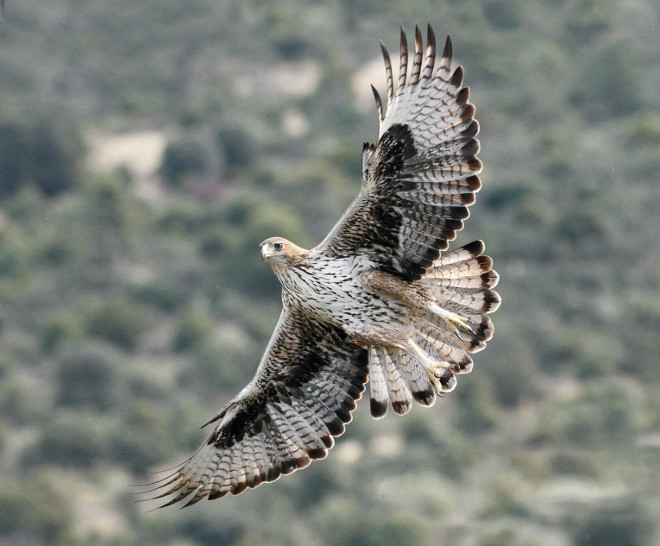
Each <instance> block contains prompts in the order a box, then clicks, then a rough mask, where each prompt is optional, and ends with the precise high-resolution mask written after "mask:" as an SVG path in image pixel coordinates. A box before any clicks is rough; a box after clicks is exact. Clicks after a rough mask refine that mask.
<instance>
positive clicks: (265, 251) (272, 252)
mask: <svg viewBox="0 0 660 546" xmlns="http://www.w3.org/2000/svg"><path fill="white" fill-rule="evenodd" d="M259 246H260V247H261V257H262V258H263V259H264V260H266V261H267V262H268V263H269V264H270V265H271V267H273V268H276V267H282V266H288V265H292V264H294V263H296V262H297V261H298V260H300V258H302V257H303V256H305V255H306V254H307V253H308V252H309V251H308V250H305V249H304V248H300V247H299V246H297V245H294V244H293V243H292V242H291V241H287V240H286V239H285V238H284V237H270V238H269V239H266V240H265V241H264V242H263V243H261V244H260V245H259Z"/></svg>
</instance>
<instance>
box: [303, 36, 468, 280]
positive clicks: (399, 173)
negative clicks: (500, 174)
mask: <svg viewBox="0 0 660 546" xmlns="http://www.w3.org/2000/svg"><path fill="white" fill-rule="evenodd" d="M381 47H382V50H383V57H384V59H385V71H386V75H387V106H386V108H385V110H383V106H382V103H381V100H380V97H379V95H378V92H377V91H376V90H375V89H374V96H375V98H376V105H377V107H378V117H379V121H380V130H379V138H378V144H377V145H373V144H367V143H365V146H364V151H363V156H362V189H361V191H360V193H359V195H358V196H357V198H356V199H355V200H354V201H353V203H352V204H351V206H350V207H349V208H348V210H347V211H346V212H345V213H344V215H343V216H342V218H341V219H340V220H339V222H338V223H337V224H336V225H335V227H334V228H333V229H332V231H331V232H330V233H329V234H328V236H327V237H326V238H325V239H324V240H323V242H322V243H321V244H320V245H318V246H317V247H316V249H315V250H316V251H319V252H322V253H324V254H326V255H328V256H348V255H353V254H356V253H362V254H367V255H369V256H370V258H371V259H372V260H373V261H374V262H375V263H376V264H377V265H378V266H380V268H381V269H382V270H384V271H387V272H390V273H393V274H396V275H400V276H402V277H404V278H406V279H408V280H416V279H419V278H421V276H422V275H423V274H424V273H425V271H426V269H427V268H428V267H430V266H431V264H432V263H433V261H434V260H435V259H436V258H438V256H439V255H440V251H441V250H445V249H446V248H447V246H448V243H447V241H451V240H453V239H454V238H455V237H456V231H458V230H460V229H462V227H463V220H464V219H465V218H467V217H468V215H469V213H468V210H467V206H468V205H471V204H472V203H473V202H474V200H475V196H474V194H475V192H477V191H478V190H479V189H480V188H481V182H480V180H479V177H478V176H476V175H477V174H478V173H479V172H480V171H481V161H479V159H477V157H476V154H477V152H478V151H479V141H478V140H477V139H475V138H474V137H475V136H476V135H477V133H478V132H479V124H478V123H477V121H476V120H475V119H473V118H474V106H473V105H472V104H470V103H468V97H469V89H468V88H467V87H462V81H463V70H462V68H461V67H458V68H457V69H456V70H455V71H454V72H452V71H451V58H452V47H451V41H450V39H449V37H448V38H447V42H446V45H445V48H444V51H443V54H442V58H441V59H440V62H439V66H438V67H437V69H435V61H436V45H435V36H434V34H433V30H432V29H431V26H430V25H429V28H428V39H427V46H426V54H425V57H424V58H423V51H422V50H423V40H422V33H421V31H420V30H419V27H416V29H415V56H414V59H413V63H412V70H411V73H410V76H409V77H408V74H407V71H408V46H407V41H406V35H405V33H404V32H403V29H401V58H400V69H399V82H398V87H397V88H396V89H395V87H394V78H393V75H392V64H391V62H390V57H389V54H388V52H387V49H385V46H383V45H382V43H381Z"/></svg>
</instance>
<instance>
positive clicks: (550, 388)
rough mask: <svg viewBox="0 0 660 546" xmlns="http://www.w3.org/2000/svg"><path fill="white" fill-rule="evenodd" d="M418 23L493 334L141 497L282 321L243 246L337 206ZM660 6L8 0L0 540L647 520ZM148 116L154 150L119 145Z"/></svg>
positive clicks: (264, 536) (338, 538)
mask: <svg viewBox="0 0 660 546" xmlns="http://www.w3.org/2000/svg"><path fill="white" fill-rule="evenodd" d="M427 21H430V22H431V23H432V24H433V26H434V28H435V31H436V34H437V36H438V38H439V39H441V37H442V36H443V35H444V34H446V33H451V35H452V39H453V41H454V51H455V55H456V60H457V62H458V63H460V64H462V65H463V66H464V67H465V69H466V83H468V84H469V85H470V86H471V100H472V101H473V102H474V103H475V104H476V105H477V117H478V119H479V122H480V124H481V135H480V139H481V143H482V147H483V150H482V152H481V153H480V157H481V159H482V160H483V161H484V165H485V170H484V172H483V175H482V179H483V183H484V187H483V190H482V191H481V193H480V194H479V198H478V201H477V203H476V204H475V205H474V206H473V207H472V217H471V218H470V220H469V221H468V222H467V223H466V233H464V234H460V237H459V240H458V241H457V243H456V244H461V243H465V242H469V241H470V240H473V239H476V238H482V239H484V240H485V242H486V246H487V249H488V254H490V255H491V256H493V258H494V259H495V266H496V269H497V271H498V272H499V273H500V275H501V278H502V280H501V283H500V285H499V287H498V290H499V291H500V293H501V294H502V298H503V305H502V308H501V309H500V310H499V311H498V312H497V313H496V314H495V316H494V318H493V320H494V323H495V329H496V336H495V338H494V339H493V340H492V341H491V342H490V343H489V347H488V349H487V350H486V351H485V352H484V353H482V354H478V355H476V356H475V369H474V372H473V374H471V375H469V376H465V377H461V378H459V382H458V386H457V388H456V391H455V392H454V393H452V394H450V395H448V396H447V397H445V398H442V399H439V400H438V401H437V402H436V405H435V407H434V408H432V409H430V410H429V409H426V410H425V409H422V408H418V407H416V408H414V409H413V410H412V411H411V413H410V414H409V415H407V416H406V417H404V418H399V417H397V416H395V415H388V416H387V417H386V418H385V419H383V420H380V421H373V420H371V418H370V417H369V415H368V413H369V412H368V404H364V403H360V405H359V407H358V410H357V412H356V414H355V419H354V421H353V422H352V423H351V425H350V426H349V427H348V428H347V432H346V435H345V436H344V437H342V438H340V439H338V441H337V446H336V447H335V449H334V450H333V451H332V452H331V453H330V456H329V457H328V458H327V460H324V461H318V462H315V463H314V464H313V465H312V466H311V467H310V468H309V469H307V470H305V471H303V472H299V473H295V474H294V475H293V476H290V477H287V478H285V479H283V480H281V481H279V482H278V483H277V484H273V485H269V486H265V487H260V488H259V489H258V490H257V491H253V492H247V493H245V494H244V495H241V496H240V497H237V498H227V499H223V500H221V501H217V502H214V503H200V504H199V505H197V506H196V507H194V508H192V509H189V510H185V511H181V512H179V511H177V510H170V511H157V512H147V510H146V509H148V508H152V507H153V504H152V503H149V504H148V505H143V504H140V503H137V504H136V503H133V502H132V500H133V499H132V498H131V496H130V495H129V492H130V491H131V489H130V486H129V484H130V483H136V482H146V481H150V480H151V479H158V478H159V477H162V476H163V475H162V474H158V475H156V476H155V477H154V476H153V475H152V474H151V473H152V472H154V471H155V470H157V469H160V468H166V467H168V466H172V465H174V464H175V463H177V462H180V461H181V460H182V459H183V458H184V457H186V456H189V455H190V453H191V451H192V450H194V449H195V448H196V446H197V445H199V443H200V442H201V441H202V439H203V438H204V436H205V434H206V433H207V432H208V431H207V430H203V431H202V430H199V425H200V424H201V423H204V422H206V421H207V420H208V419H210V418H211V417H213V415H214V414H215V413H216V412H217V411H218V410H219V409H220V408H221V407H222V406H223V404H224V403H226V402H227V401H228V400H229V399H230V398H231V397H232V396H234V395H235V394H236V392H238V391H239V390H240V389H241V388H242V387H243V386H244V385H245V384H246V383H247V382H248V381H249V380H250V378H251V377H252V375H253V373H254V370H255V369H256V367H257V364H258V362H259V359H260V357H261V354H262V351H263V348H264V347H265V345H266V343H267V340H268V337H269V336H270V334H271V332H272V329H273V326H274V325H275V323H276V321H277V317H278V314H279V311H280V299H279V298H280V287H279V285H278V283H277V281H276V279H275V278H274V276H273V275H272V273H271V271H270V270H269V269H268V267H267V266H266V265H265V264H264V263H263V261H262V260H261V257H260V254H259V249H258V245H259V243H260V242H261V241H262V240H263V239H265V238H267V237H269V236H274V235H281V236H284V237H287V238H289V239H291V240H293V241H295V242H296V243H298V244H300V245H301V246H305V247H308V246H312V245H314V244H316V243H317V242H318V241H320V240H321V239H322V238H323V237H324V236H325V234H326V233H327V232H328V230H329V229H330V228H331V227H332V225H333V224H334V222H335V221H336V219H337V218H338V217H339V215H340V214H341V212H342V211H343V210H344V208H345V207H346V206H347V205H348V203H349V202H350V201H351V199H352V198H353V197H354V195H355V194H356V192H357V191H358V188H359V176H360V150H361V144H362V142H363V141H364V140H374V139H375V138H376V135H377V132H376V129H377V122H376V115H375V111H374V108H373V102H372V98H371V96H370V93H369V89H368V83H367V82H368V80H369V79H372V78H375V79H374V81H373V83H374V85H375V86H376V87H377V88H378V89H379V90H380V91H382V89H383V85H384V79H383V76H382V71H381V70H380V68H379V69H378V72H374V73H373V74H372V72H371V71H370V70H366V69H365V67H370V66H372V64H371V63H372V62H375V63H376V64H375V65H378V66H380V62H381V61H380V52H379V48H378V42H377V40H378V39H383V41H384V43H385V44H386V45H387V46H388V47H389V48H390V51H391V52H396V51H397V49H398V45H397V43H398V26H399V25H400V24H404V26H405V27H406V28H407V29H408V30H411V27H412V26H413V25H414V24H415V23H419V24H420V25H425V24H426V22H427ZM659 25H660V9H658V6H657V3H654V2H650V1H648V0H629V1H627V2H622V1H620V0H552V1H548V2H544V3H525V2H523V1H522V0H493V1H489V2H482V1H479V0H463V1H461V2H457V1H449V2H444V3H441V4H438V3H433V2H428V1H424V0H411V1H407V2H401V1H399V0H387V1H386V2H375V1H374V0H342V1H341V2H329V1H320V0H318V1H317V0H310V1H304V0H282V1H278V2H272V3H269V4H267V5H266V4H264V3H263V2H257V1H256V0H246V1H240V2H239V1H236V0H229V1H226V2H217V1H212V0H192V1H190V2H186V3H181V2H175V1H174V0H163V1H161V2H158V3H156V2H154V1H153V0H147V1H144V2H138V3H130V4H129V3H125V2H124V3H121V5H119V6H116V5H111V4H109V3H107V2H101V1H100V0H89V1H88V2H86V3H84V6H83V3H81V2H78V1H74V0H58V1H56V2H52V3H39V2H35V1H34V0H26V1H24V2H18V3H17V2H15V3H13V4H12V6H11V9H9V6H8V9H7V11H6V13H5V20H4V21H3V22H2V23H1V24H0V415H1V417H2V419H0V468H1V469H2V471H3V472H2V478H0V543H2V544H8V545H22V544H71V545H78V544H98V545H102V544H172V545H173V544H233V545H241V546H248V545H249V546H252V545H259V544H263V545H271V544H281V545H284V544H287V545H288V544H311V543H314V544H319V545H321V544H351V545H375V544H379V545H385V544H429V545H430V544H438V543H441V544H447V545H456V546H464V545H468V544H479V545H482V546H486V545H490V546H495V545H505V544H506V545H528V544H534V545H536V544H538V545H555V544H556V545H558V546H563V545H566V544H585V545H587V544H594V545H595V544H598V545H607V544H630V545H636V544H640V545H641V544H653V543H657V542H658V540H660V527H659V525H658V522H660V509H659V508H658V507H660V495H659V493H658V492H659V491H660V480H659V479H658V473H657V468H658V465H659V464H660V448H659V446H660V442H659V441H658V438H659V436H660V417H658V416H659V415H660V402H659V401H660V388H659V387H658V385H659V384H660V365H659V364H660V359H659V358H658V356H659V351H658V348H659V347H660V310H659V309H660V308H659V307H658V305H657V302H658V299H659V298H660V282H659V281H658V275H657V272H658V269H659V268H660V255H659V253H658V250H657V241H656V239H657V232H658V226H657V211H658V210H659V208H660V200H659V195H660V194H659V193H658V191H657V183H658V172H660V153H658V152H659V151H660V117H659V116H658V111H660V93H658V85H659V82H660V69H659V67H660V47H658V41H657V36H656V34H657V28H658V26H659ZM375 65H374V66H375ZM367 76H368V78H367V79H365V77H367ZM143 131H150V132H151V133H152V134H156V135H157V136H158V141H159V142H160V141H162V148H158V147H156V148H158V149H153V148H150V147H149V144H148V142H147V139H143V140H140V139H139V138H138V139H135V140H132V141H131V142H132V144H131V145H130V146H126V145H124V144H122V143H121V141H120V139H117V138H115V137H117V136H118V135H119V136H122V135H124V134H132V135H133V136H135V135H140V134H142V132H143ZM99 135H100V136H99ZM145 508H146V509H145Z"/></svg>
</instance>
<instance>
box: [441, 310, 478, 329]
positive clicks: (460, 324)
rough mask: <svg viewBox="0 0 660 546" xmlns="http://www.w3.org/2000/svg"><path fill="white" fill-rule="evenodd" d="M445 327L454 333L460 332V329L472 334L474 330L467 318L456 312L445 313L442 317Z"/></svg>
mask: <svg viewBox="0 0 660 546" xmlns="http://www.w3.org/2000/svg"><path fill="white" fill-rule="evenodd" d="M442 320H443V321H444V322H445V324H446V325H447V327H448V328H449V329H450V330H451V331H452V332H454V333H455V334H460V330H464V331H467V332H470V333H472V334H474V330H473V329H472V327H471V326H470V323H469V322H468V319H466V318H465V317H462V316H461V315H459V314H458V313H447V314H446V315H445V316H443V317H442Z"/></svg>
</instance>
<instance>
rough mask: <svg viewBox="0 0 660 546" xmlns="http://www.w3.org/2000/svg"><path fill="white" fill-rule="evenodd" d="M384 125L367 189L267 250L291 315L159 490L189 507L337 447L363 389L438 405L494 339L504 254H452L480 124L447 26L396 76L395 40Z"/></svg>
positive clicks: (378, 408) (264, 246)
mask: <svg viewBox="0 0 660 546" xmlns="http://www.w3.org/2000/svg"><path fill="white" fill-rule="evenodd" d="M381 47H382V52H383V57H384V60H385V72H386V76H387V98H386V101H385V102H384V103H383V101H381V98H380V96H379V94H378V92H377V91H376V90H375V88H374V89H373V91H374V96H375V99H376V106H377V109H378V119H379V125H380V128H379V132H378V139H377V141H376V143H375V144H369V143H365V145H364V149H363V152H362V186H361V189H360V192H359V194H358V195H357V197H356V198H355V200H354V201H353V203H352V204H351V205H350V206H349V207H348V209H347V210H346V212H345V213H344V215H343V216H342V217H341V219H340V220H339V221H338V222H337V224H336V225H335V226H334V227H333V228H332V230H331V231H330V233H329V234H328V235H327V236H326V238H325V239H324V240H323V241H322V242H321V243H320V244H318V245H317V246H315V247H314V248H312V249H310V250H307V249H304V248H301V247H299V246H297V245H295V244H294V243H292V242H290V241H288V240H286V239H284V238H282V237H271V238H269V239H266V240H265V241H264V242H263V243H261V254H262V256H263V259H264V260H265V261H266V262H268V264H269V265H270V267H271V268H272V270H273V272H274V273H275V275H276V276H277V278H278V279H279V281H280V283H281V284H282V303H283V308H282V314H281V315H280V319H279V322H278V323H277V326H276V327H275V331H274V332H273V335H272V337H271V339H270V342H269V343H268V346H267V347H266V351H265V353H264V355H263V357H262V359H261V362H260V363H259V367H258V368H257V371H256V374H255V376H254V378H253V379H252V380H251V381H250V382H249V383H248V385H247V386H246V387H245V388H244V389H243V390H242V391H241V392H239V393H238V394H237V395H236V396H235V397H234V398H233V399H232V400H231V401H230V402H229V403H228V404H227V405H226V406H225V407H224V408H222V410H220V412H219V413H218V414H217V415H216V416H215V417H213V418H212V419H211V420H210V421H209V422H208V423H207V424H213V426H214V428H213V430H212V432H211V433H210V435H209V437H208V438H207V439H206V440H205V441H204V443H203V444H202V445H201V446H200V447H199V449H198V450H197V451H196V452H195V453H194V454H193V455H192V456H191V457H190V458H189V459H187V460H186V461H185V462H184V463H183V464H182V465H180V466H179V467H177V468H175V469H174V470H173V471H171V473H170V474H169V475H168V476H166V477H165V478H163V479H161V480H158V481H156V482H153V484H152V485H154V486H155V487H154V489H152V490H151V493H153V494H154V495H155V497H154V498H163V497H171V498H169V499H168V501H167V502H166V504H164V506H167V505H170V504H174V503H177V502H180V501H183V502H185V504H186V506H187V505H190V504H194V503H196V502H198V501H200V500H202V499H204V498H208V499H216V498H219V497H222V496H224V495H226V494H227V493H231V494H234V495H237V494H239V493H241V492H243V491H244V490H245V489H247V488H254V487H257V486H258V485H259V484H261V483H264V482H270V481H273V480H276V479H277V478H279V477H280V475H282V474H289V473H291V472H293V471H294V470H297V469H300V468H304V467H306V466H307V465H308V464H309V463H310V462H311V461H312V460H313V459H322V458H324V457H325V456H326V455H327V453H328V450H329V449H330V448H331V447H332V446H333V444H334V437H335V436H339V435H340V434H342V433H343V432H344V428H345V425H346V423H348V422H349V421H350V420H351V412H352V411H353V410H354V409H355V407H356V401H357V400H358V399H359V398H360V396H361V394H362V392H363V390H364V388H365V385H366V384H367V382H368V384H369V393H370V397H371V413H372V415H373V416H374V417H375V418H380V417H383V416H384V415H385V413H386V412H387V411H388V408H389V407H390V406H391V407H392V411H394V412H395V413H397V414H399V415H403V414H405V413H406V412H408V411H409V410H410V408H411V405H412V403H413V400H416V401H417V402H418V403H419V404H421V405H423V406H431V405H433V403H434V402H435V399H436V396H438V395H440V394H442V393H445V392H448V391H451V390H453V389H454V387H455V386H456V376H457V375H459V374H463V373H468V372H470V371H471V370H472V358H471V357H470V353H474V352H476V351H479V350H481V349H483V348H484V347H485V346H486V341H487V340H489V339H490V338H491V337H492V335H493V325H492V322H491V320H490V319H489V318H488V316H487V313H489V312H492V311H494V310H495V309H496V308H497V307H498V306H499V303H500V297H499V296H498V294H497V293H496V292H495V291H494V290H493V288H494V287H495V285H496V284H497V281H498V275H497V274H496V273H495V272H494V271H493V270H492V260H491V259H490V258H489V257H488V256H485V255H484V254H483V252H484V244H483V243H482V242H481V241H475V242H472V243H470V244H468V245H465V246H463V247H461V248H458V249H455V250H453V251H451V252H445V251H446V250H447V248H448V242H449V241H452V240H454V239H455V237H456V232H457V231H459V230H460V229H462V227H463V222H464V220H465V219H466V218H467V217H468V206H469V205H471V204H472V203H474V200H475V193H476V192H477V191H479V189H480V188H481V181H480V180H479V177H478V176H477V175H478V173H479V172H480V171H481V167H482V165H481V161H480V160H479V159H477V157H476V156H477V153H478V151H479V141H478V140H477V139H476V135H477V133H478V131H479V125H478V123H477V121H476V120H475V119H474V112H475V109H474V106H473V105H472V104H470V102H469V100H468V99H469V89H468V88H467V87H463V69H462V68H461V67H458V68H456V69H453V68H452V44H451V40H450V39H449V38H447V41H446V42H445V45H444V49H443V51H442V54H441V55H440V56H439V58H438V57H437V56H436V41H435V36H434V34H433V30H432V29H431V27H430V26H429V28H428V35H427V40H426V46H425V45H424V41H423V37H422V33H421V31H420V29H419V27H417V28H416V30H415V45H414V52H413V53H412V59H411V60H410V61H411V62H409V58H408V53H409V52H408V44H407V40H406V34H405V32H404V31H403V29H402V30H401V48H400V63H399V73H398V77H397V78H396V79H395V75H394V73H393V70H392V63H391V61H390V56H389V53H388V51H387V49H386V48H385V46H383V45H382V43H381Z"/></svg>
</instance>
